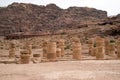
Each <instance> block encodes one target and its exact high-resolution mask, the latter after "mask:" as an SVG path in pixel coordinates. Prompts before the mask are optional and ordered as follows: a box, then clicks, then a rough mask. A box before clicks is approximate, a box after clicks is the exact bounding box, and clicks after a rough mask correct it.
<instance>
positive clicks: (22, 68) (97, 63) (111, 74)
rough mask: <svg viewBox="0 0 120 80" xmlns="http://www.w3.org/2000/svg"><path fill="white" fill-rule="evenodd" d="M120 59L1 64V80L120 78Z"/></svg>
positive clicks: (112, 79)
mask: <svg viewBox="0 0 120 80" xmlns="http://www.w3.org/2000/svg"><path fill="white" fill-rule="evenodd" d="M119 79H120V60H85V61H59V62H46V63H39V64H32V63H31V64H0V80H119Z"/></svg>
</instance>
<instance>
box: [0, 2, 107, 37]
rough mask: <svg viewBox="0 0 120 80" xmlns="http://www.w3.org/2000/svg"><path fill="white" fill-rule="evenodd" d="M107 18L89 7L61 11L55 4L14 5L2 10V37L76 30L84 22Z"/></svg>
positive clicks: (0, 28)
mask: <svg viewBox="0 0 120 80" xmlns="http://www.w3.org/2000/svg"><path fill="white" fill-rule="evenodd" d="M104 18H107V12H106V11H101V10H97V9H94V8H87V7H70V8H68V9H61V8H59V7H57V6H56V5H55V4H48V5H47V6H38V5H33V4H24V3H12V4H11V5H9V6H8V7H4V8H0V35H1V36H5V35H8V34H14V33H23V32H29V33H35V32H43V31H44V32H46V31H51V32H53V31H56V30H60V29H64V28H76V27H78V26H80V25H81V24H84V23H83V22H85V21H89V20H99V19H104Z"/></svg>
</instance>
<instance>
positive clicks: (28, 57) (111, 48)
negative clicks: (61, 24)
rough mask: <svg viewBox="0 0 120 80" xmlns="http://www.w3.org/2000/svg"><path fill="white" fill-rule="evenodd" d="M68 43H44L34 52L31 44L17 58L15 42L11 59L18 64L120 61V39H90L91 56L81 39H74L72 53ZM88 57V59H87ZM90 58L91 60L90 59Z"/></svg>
mask: <svg viewBox="0 0 120 80" xmlns="http://www.w3.org/2000/svg"><path fill="white" fill-rule="evenodd" d="M65 47H66V43H65V40H64V39H60V40H57V41H54V40H51V41H44V42H43V45H42V49H40V50H41V51H38V52H37V53H36V52H34V49H33V48H32V45H31V44H30V43H29V42H26V43H25V44H24V49H21V50H20V51H19V55H17V57H16V44H15V43H14V41H13V42H12V41H11V43H10V44H9V55H8V57H9V59H14V60H16V59H17V58H19V59H17V61H15V62H16V63H20V64H29V63H30V62H33V63H40V62H52V61H64V60H85V59H89V60H92V59H95V60H107V59H120V39H118V40H117V41H111V40H109V39H106V38H102V37H100V36H96V37H95V38H90V39H89V40H88V43H87V47H88V48H87V49H88V52H87V54H89V55H88V56H86V55H85V54H84V53H83V52H82V51H83V45H82V43H81V41H80V39H79V38H73V40H72V42H71V48H70V49H69V51H70V53H69V55H68V53H67V52H66V50H65ZM86 57H87V58H86ZM89 57H90V58H89Z"/></svg>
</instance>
